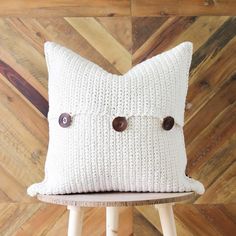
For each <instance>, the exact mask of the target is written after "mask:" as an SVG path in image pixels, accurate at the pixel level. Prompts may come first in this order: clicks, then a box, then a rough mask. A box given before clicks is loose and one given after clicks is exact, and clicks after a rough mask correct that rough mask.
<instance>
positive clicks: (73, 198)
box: [37, 192, 194, 236]
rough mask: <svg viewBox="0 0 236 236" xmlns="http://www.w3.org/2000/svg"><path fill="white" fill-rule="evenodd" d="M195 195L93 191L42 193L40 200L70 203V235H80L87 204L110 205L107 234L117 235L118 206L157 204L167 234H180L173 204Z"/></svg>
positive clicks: (163, 228)
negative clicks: (66, 193)
mask: <svg viewBox="0 0 236 236" xmlns="http://www.w3.org/2000/svg"><path fill="white" fill-rule="evenodd" d="M193 196H194V193H193V192H188V193H121V192H112V193H89V194H70V195H38V196H37V198H38V199H39V200H40V201H43V202H47V203H52V204H59V205H65V206H67V208H68V210H69V211H70V215H69V226H68V236H80V235H81V232H82V224H83V209H82V208H83V207H106V235H107V236H117V235H118V224H119V213H118V207H121V206H139V205H150V204H155V208H156V209H157V210H158V211H159V215H160V220H161V226H162V231H163V235H164V236H176V235H177V234H176V227H175V221H174V214H173V210H172V205H173V204H174V203H175V202H180V201H185V200H188V199H190V198H192V197H193Z"/></svg>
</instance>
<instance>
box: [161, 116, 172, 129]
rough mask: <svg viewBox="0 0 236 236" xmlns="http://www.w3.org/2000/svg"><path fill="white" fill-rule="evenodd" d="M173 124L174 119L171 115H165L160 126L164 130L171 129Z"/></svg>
mask: <svg viewBox="0 0 236 236" xmlns="http://www.w3.org/2000/svg"><path fill="white" fill-rule="evenodd" d="M174 124H175V120H174V118H173V117H171V116H167V117H165V118H164V120H163V123H162V127H163V129H164V130H171V129H172V128H173V126H174Z"/></svg>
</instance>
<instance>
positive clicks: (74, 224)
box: [67, 206, 83, 236]
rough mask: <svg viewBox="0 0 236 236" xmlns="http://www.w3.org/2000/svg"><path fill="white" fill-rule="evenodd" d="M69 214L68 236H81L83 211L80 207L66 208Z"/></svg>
mask: <svg viewBox="0 0 236 236" xmlns="http://www.w3.org/2000/svg"><path fill="white" fill-rule="evenodd" d="M67 209H68V210H69V211H70V213H69V225H68V236H81V235H82V234H81V233H82V226H83V209H82V208H81V207H75V206H67Z"/></svg>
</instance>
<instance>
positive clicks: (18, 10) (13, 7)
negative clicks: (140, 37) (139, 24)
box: [0, 0, 130, 17]
mask: <svg viewBox="0 0 236 236" xmlns="http://www.w3.org/2000/svg"><path fill="white" fill-rule="evenodd" d="M11 15H13V16H28V17H32V16H34V17H36V16H43V17H45V16H48V17H52V16H116V15H122V16H124V15H130V1H129V0H91V1H86V0H80V1H76V0H70V1H64V0H59V1H58V0H50V1H47V0H41V1H33V0H8V1H1V8H0V16H11Z"/></svg>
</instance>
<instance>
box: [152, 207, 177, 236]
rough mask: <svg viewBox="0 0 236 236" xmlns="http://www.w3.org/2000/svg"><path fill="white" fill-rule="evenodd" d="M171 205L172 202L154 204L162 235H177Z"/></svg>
mask: <svg viewBox="0 0 236 236" xmlns="http://www.w3.org/2000/svg"><path fill="white" fill-rule="evenodd" d="M172 205H174V204H173V203H168V204H159V205H155V207H156V209H157V210H158V212H159V216H160V220H161V227H162V232H163V236H177V233H176V227H175V218H174V213H173V209H172Z"/></svg>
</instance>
